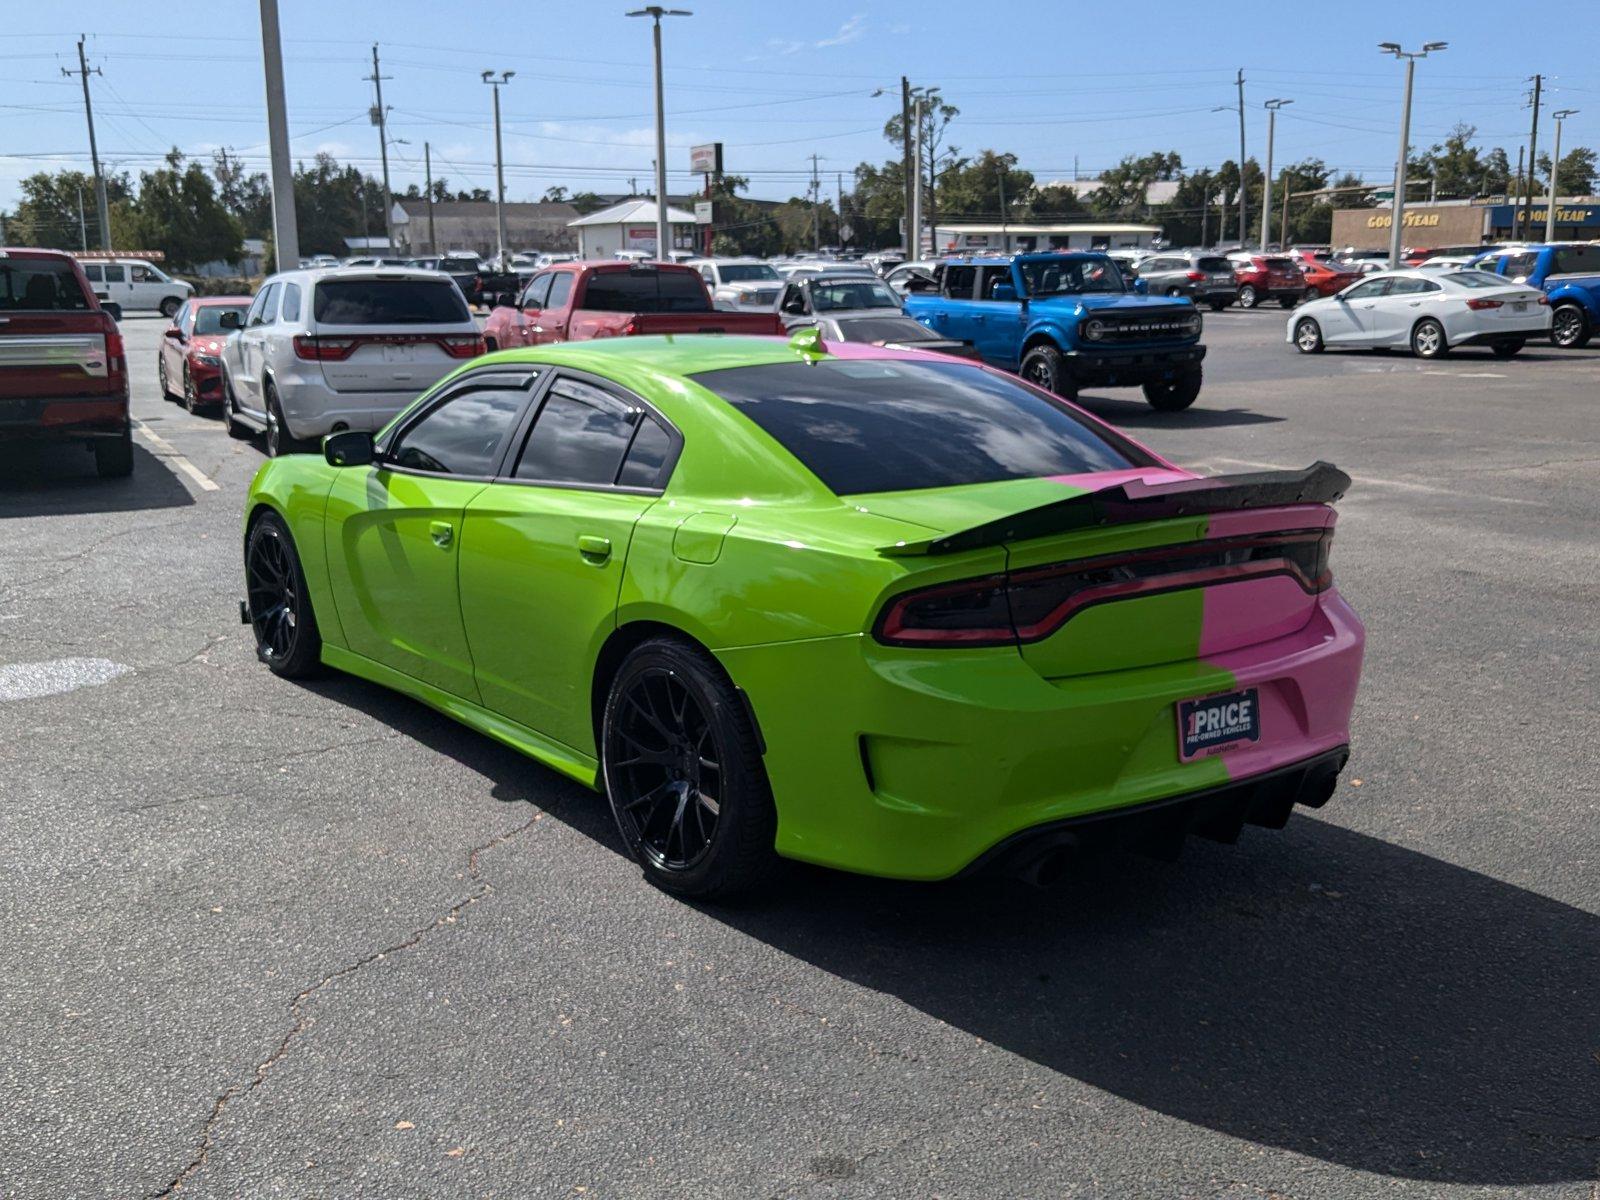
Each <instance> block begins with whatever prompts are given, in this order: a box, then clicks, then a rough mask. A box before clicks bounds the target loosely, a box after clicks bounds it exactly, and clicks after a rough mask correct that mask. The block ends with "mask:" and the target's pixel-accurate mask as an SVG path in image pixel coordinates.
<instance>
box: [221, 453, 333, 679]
mask: <svg viewBox="0 0 1600 1200" xmlns="http://www.w3.org/2000/svg"><path fill="white" fill-rule="evenodd" d="M336 470H337V468H335V467H331V466H329V465H328V464H327V462H325V461H324V460H323V458H322V457H321V456H320V455H310V454H288V455H284V456H283V457H282V458H274V459H269V460H268V461H266V462H264V463H262V464H261V469H260V470H258V471H257V472H256V477H255V479H253V480H252V481H251V483H250V494H249V498H248V499H247V500H246V502H245V506H244V529H243V533H244V537H245V538H248V537H249V535H250V527H251V525H252V524H254V522H255V521H256V520H257V519H259V517H260V516H261V514H262V512H263V511H265V510H268V509H270V510H271V511H273V512H276V513H277V514H278V515H279V516H280V517H282V518H283V519H284V521H285V522H286V523H287V524H288V526H289V532H290V534H291V535H293V537H294V545H295V550H296V552H297V553H298V554H299V555H300V569H301V570H302V571H304V572H305V576H306V587H307V588H308V589H309V591H310V593H311V605H312V609H313V611H315V613H316V615H317V628H318V630H319V631H320V632H321V634H322V640H323V641H325V642H328V643H330V644H332V645H335V646H339V647H346V646H348V643H347V641H346V640H345V635H344V627H343V626H342V625H341V624H340V623H339V613H338V609H337V607H336V606H335V605H334V600H333V590H332V580H331V577H330V575H329V572H328V551H327V546H328V542H329V538H328V536H327V535H328V527H327V509H328V490H329V488H331V487H332V486H333V478H334V473H335V471H336ZM241 551H242V545H241Z"/></svg>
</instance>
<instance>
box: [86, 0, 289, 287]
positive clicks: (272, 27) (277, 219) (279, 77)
mask: <svg viewBox="0 0 1600 1200" xmlns="http://www.w3.org/2000/svg"><path fill="white" fill-rule="evenodd" d="M261 66H262V73H263V74H264V75H265V76H266V82H267V146H268V154H269V158H270V161H271V163H272V254H273V257H274V258H276V259H277V260H278V263H277V265H278V270H280V271H292V270H294V269H295V268H296V267H298V266H299V265H300V227H299V225H298V224H297V223H296V220H295V211H294V167H293V165H292V164H291V163H290V161H289V115H288V112H287V110H286V109H285V107H284V103H283V42H282V39H281V38H280V36H279V31H278V0H261ZM110 248H111V243H110V242H107V243H106V249H108V250H109V249H110Z"/></svg>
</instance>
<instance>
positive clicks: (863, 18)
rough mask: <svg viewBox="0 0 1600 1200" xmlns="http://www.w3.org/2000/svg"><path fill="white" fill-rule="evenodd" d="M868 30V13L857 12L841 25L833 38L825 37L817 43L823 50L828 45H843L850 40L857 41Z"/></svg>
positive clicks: (818, 47)
mask: <svg viewBox="0 0 1600 1200" xmlns="http://www.w3.org/2000/svg"><path fill="white" fill-rule="evenodd" d="M866 31H867V14H866V13H857V14H856V15H855V16H853V17H851V18H850V19H849V20H848V21H846V22H845V23H844V24H843V25H841V26H839V32H838V33H836V34H834V35H833V36H832V37H831V38H823V39H822V40H821V41H819V42H816V43H815V45H816V48H817V49H818V50H821V49H823V48H825V47H827V46H843V45H845V44H847V43H849V42H853V41H855V40H856V39H858V38H859V37H860V36H861V35H862V34H863V33H865V32H866Z"/></svg>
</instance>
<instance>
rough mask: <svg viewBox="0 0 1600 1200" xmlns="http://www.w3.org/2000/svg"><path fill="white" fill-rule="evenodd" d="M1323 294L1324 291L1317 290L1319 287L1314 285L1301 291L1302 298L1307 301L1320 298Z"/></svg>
mask: <svg viewBox="0 0 1600 1200" xmlns="http://www.w3.org/2000/svg"><path fill="white" fill-rule="evenodd" d="M1321 296H1322V293H1321V292H1319V291H1317V289H1316V288H1314V287H1308V288H1307V289H1306V290H1305V291H1303V292H1301V293H1300V299H1302V300H1307V301H1310V300H1317V299H1320V298H1321Z"/></svg>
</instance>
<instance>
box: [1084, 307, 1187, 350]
mask: <svg viewBox="0 0 1600 1200" xmlns="http://www.w3.org/2000/svg"><path fill="white" fill-rule="evenodd" d="M1194 316H1195V311H1194V309H1193V308H1158V309H1153V310H1150V311H1147V312H1140V313H1106V314H1104V315H1103V316H1098V319H1099V320H1100V321H1103V322H1104V323H1105V333H1104V334H1103V335H1102V336H1101V337H1100V338H1099V339H1098V340H1099V341H1102V342H1154V341H1165V340H1167V339H1171V338H1186V337H1189V336H1190V330H1191V323H1192V320H1193V318H1194Z"/></svg>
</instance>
